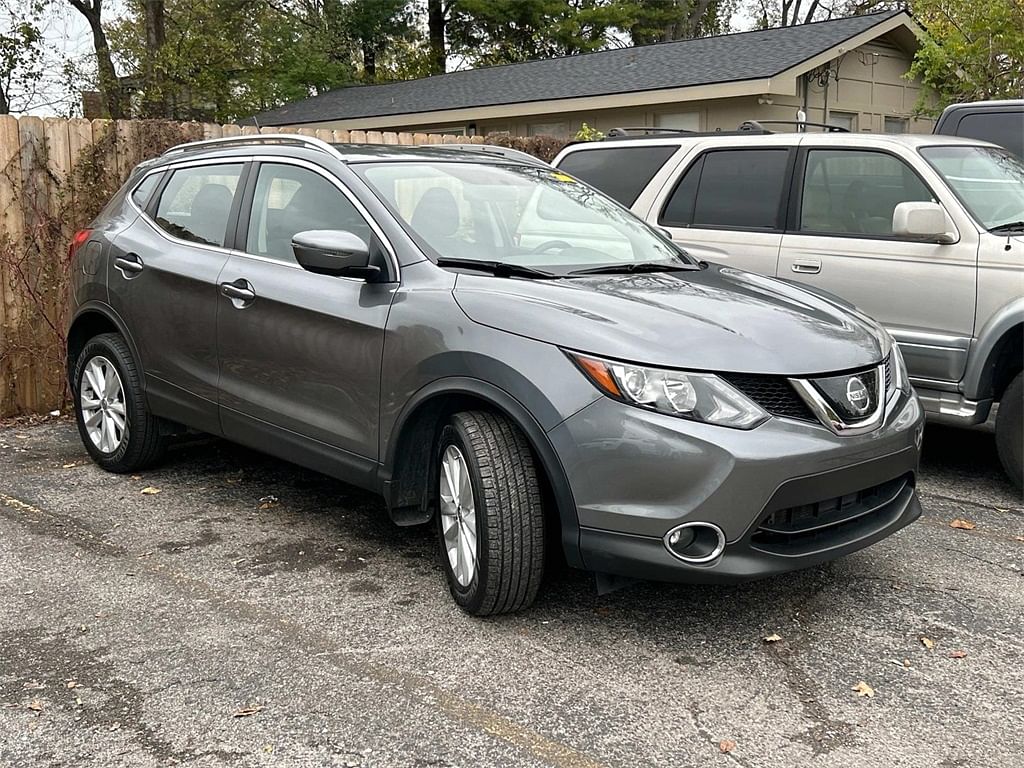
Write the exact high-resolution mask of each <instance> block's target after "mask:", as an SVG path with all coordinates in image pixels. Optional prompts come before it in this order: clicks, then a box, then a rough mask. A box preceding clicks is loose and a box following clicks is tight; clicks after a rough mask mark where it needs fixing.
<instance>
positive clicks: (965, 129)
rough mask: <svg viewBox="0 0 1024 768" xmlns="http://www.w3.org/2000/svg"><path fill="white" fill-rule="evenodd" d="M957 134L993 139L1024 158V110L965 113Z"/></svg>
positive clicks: (993, 141)
mask: <svg viewBox="0 0 1024 768" xmlns="http://www.w3.org/2000/svg"><path fill="white" fill-rule="evenodd" d="M956 134H957V136H966V137H967V138H970V139H981V140H982V141H991V142H992V143H993V144H998V145H999V146H1001V147H1006V148H1007V149H1008V150H1010V151H1011V152H1013V154H1015V155H1017V157H1020V158H1024V112H977V113H975V114H973V115H965V116H964V117H963V118H961V119H960V124H959V125H958V126H957V128H956Z"/></svg>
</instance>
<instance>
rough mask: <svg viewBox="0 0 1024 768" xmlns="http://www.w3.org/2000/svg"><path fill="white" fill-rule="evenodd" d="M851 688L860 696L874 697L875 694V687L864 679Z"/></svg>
mask: <svg viewBox="0 0 1024 768" xmlns="http://www.w3.org/2000/svg"><path fill="white" fill-rule="evenodd" d="M850 690H851V691H856V692H857V695H858V696H867V697H868V698H869V699H870V698H873V697H874V695H875V689H874V688H872V687H871V686H870V685H868V684H867V683H865V682H864V681H863V680H861V681H860V682H859V683H857V684H856V685H855V686H853V687H852V688H851V689H850Z"/></svg>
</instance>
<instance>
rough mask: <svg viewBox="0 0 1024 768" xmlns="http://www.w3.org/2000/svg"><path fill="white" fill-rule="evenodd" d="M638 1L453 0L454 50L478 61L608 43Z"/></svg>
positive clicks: (485, 62) (474, 62)
mask: <svg viewBox="0 0 1024 768" xmlns="http://www.w3.org/2000/svg"><path fill="white" fill-rule="evenodd" d="M633 4H634V3H632V2H630V3H624V2H610V1H609V0H452V2H451V3H450V5H449V9H448V14H449V18H448V23H447V29H446V34H447V40H448V46H449V53H450V54H452V55H456V56H460V57H462V58H463V59H464V60H465V61H466V62H467V63H469V64H471V65H473V66H487V65H492V64H508V63H510V62H517V61H527V60H529V59H540V58H550V57H552V56H568V55H572V54H576V53H586V52H587V51H595V50H599V49H601V48H606V47H607V46H608V45H609V35H610V33H611V32H612V31H613V29H616V28H622V27H623V26H625V23H626V22H627V21H628V20H629V18H630V14H629V8H628V7H629V6H631V5H633Z"/></svg>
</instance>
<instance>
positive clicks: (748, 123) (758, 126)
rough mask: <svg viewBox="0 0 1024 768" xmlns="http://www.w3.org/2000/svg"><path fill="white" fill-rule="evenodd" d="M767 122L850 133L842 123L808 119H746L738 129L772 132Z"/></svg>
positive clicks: (829, 131) (769, 123)
mask: <svg viewBox="0 0 1024 768" xmlns="http://www.w3.org/2000/svg"><path fill="white" fill-rule="evenodd" d="M765 123H767V124H768V125H796V126H804V127H806V126H811V127H813V128H824V129H825V133H849V132H850V129H849V128H843V127H842V126H840V125H832V124H830V123H809V122H807V121H806V120H744V121H743V122H742V123H740V127H739V128H737V129H736V130H739V131H762V132H763V133H771V131H770V130H768V129H767V128H765V127H764V126H765Z"/></svg>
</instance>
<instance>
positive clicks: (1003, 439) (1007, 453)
mask: <svg viewBox="0 0 1024 768" xmlns="http://www.w3.org/2000/svg"><path fill="white" fill-rule="evenodd" d="M1022 423H1024V373H1018V374H1017V376H1016V378H1014V380H1013V381H1011V382H1010V386H1008V387H1007V388H1006V391H1005V392H1003V397H1002V398H1001V399H1000V401H999V413H998V414H997V415H996V449H997V450H998V451H999V460H1000V461H1001V462H1002V463H1003V468H1004V469H1005V470H1006V474H1007V475H1009V476H1010V480H1012V481H1013V482H1014V483H1015V484H1016V486H1017V489H1018V490H1021V489H1022V488H1024V429H1022V426H1021V425H1022Z"/></svg>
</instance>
